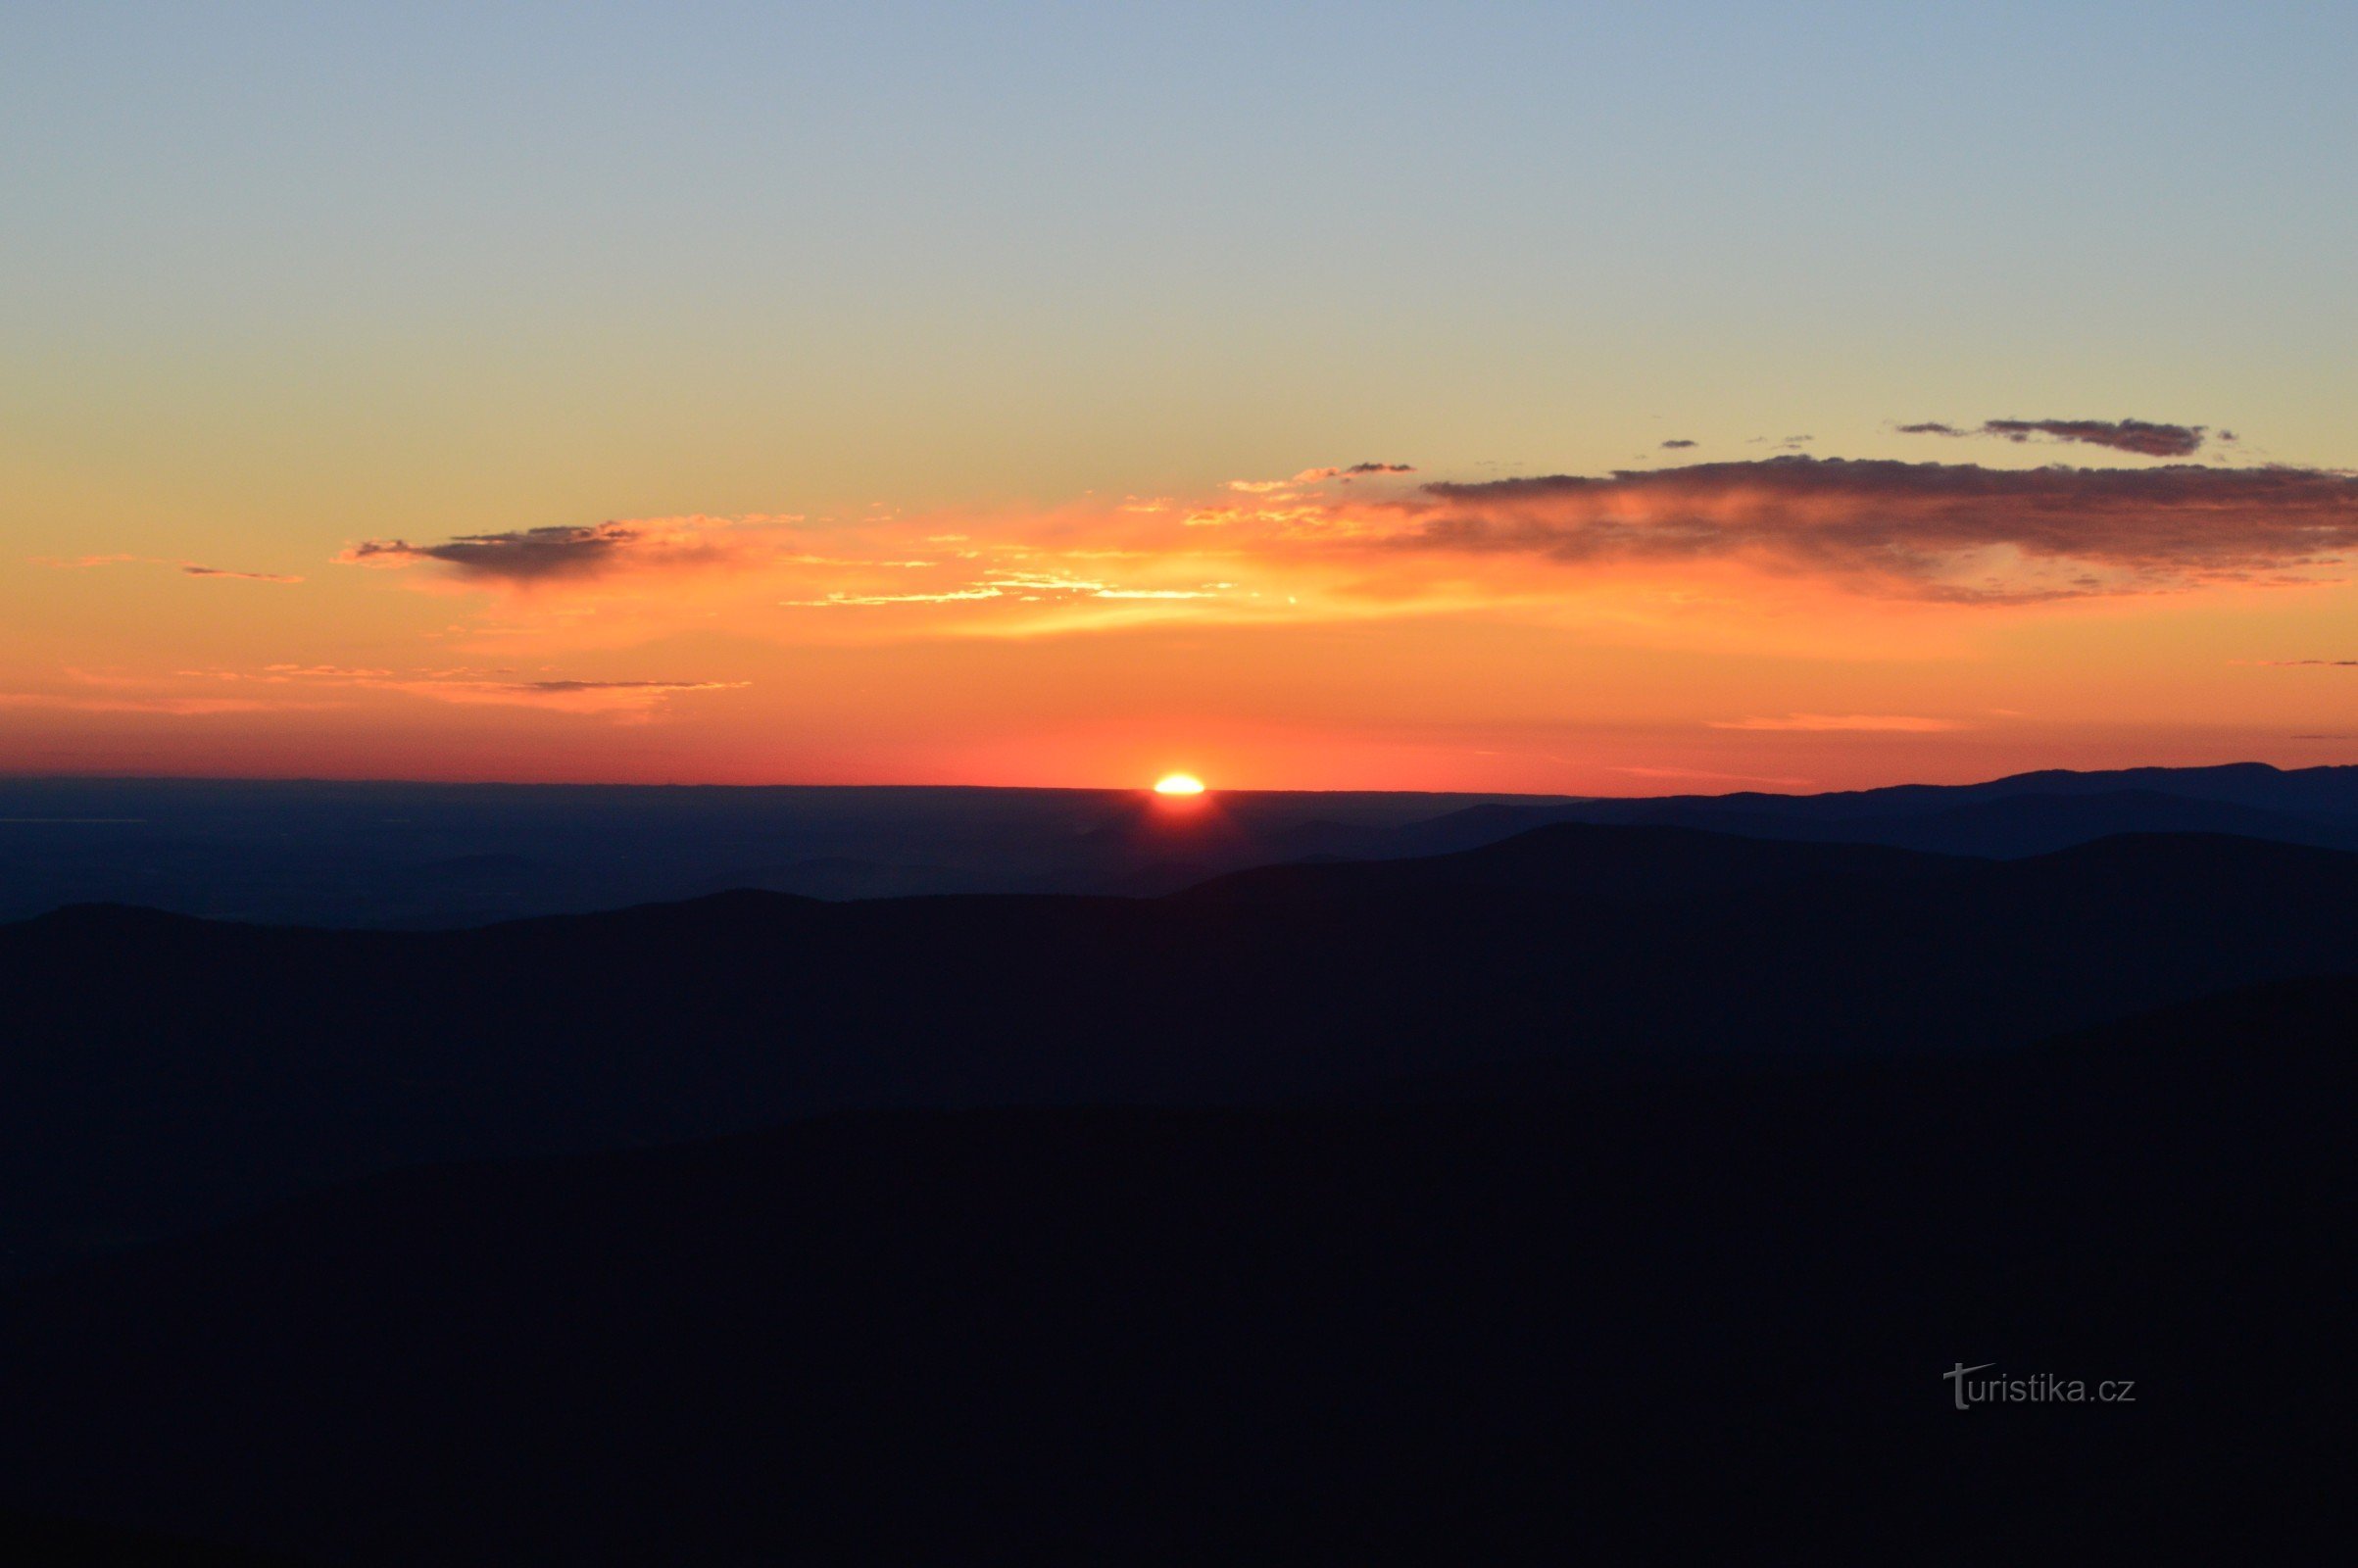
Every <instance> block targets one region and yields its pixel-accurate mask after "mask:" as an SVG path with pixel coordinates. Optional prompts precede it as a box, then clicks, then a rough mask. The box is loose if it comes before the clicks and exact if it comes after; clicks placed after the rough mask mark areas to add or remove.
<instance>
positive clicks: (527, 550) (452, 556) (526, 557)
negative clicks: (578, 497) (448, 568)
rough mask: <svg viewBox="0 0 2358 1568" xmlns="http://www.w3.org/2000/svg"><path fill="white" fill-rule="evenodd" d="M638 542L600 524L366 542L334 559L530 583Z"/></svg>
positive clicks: (631, 534)
mask: <svg viewBox="0 0 2358 1568" xmlns="http://www.w3.org/2000/svg"><path fill="white" fill-rule="evenodd" d="M638 538H639V532H638V530H637V529H635V528H633V527H631V526H630V525H629V524H627V523H620V522H601V523H598V524H595V525H594V526H590V527H550V528H517V529H514V530H511V531H510V532H507V533H476V534H463V535H461V536H460V537H458V538H456V539H452V540H449V541H447V542H445V543H443V544H438V545H413V544H411V543H410V542H409V541H408V540H407V539H365V540H363V541H361V543H359V544H357V545H354V546H352V547H351V548H350V549H348V550H346V551H345V552H344V553H343V554H342V555H341V556H339V557H337V558H336V559H337V560H338V561H341V562H345V563H348V564H360V565H372V566H406V565H409V564H412V563H414V562H419V561H439V562H442V563H443V564H446V565H452V566H456V567H458V568H459V570H460V572H461V573H462V574H463V575H465V576H468V577H487V578H493V579H497V580H500V581H504V582H534V581H538V580H540V579H542V578H547V577H578V576H587V575H589V574H591V573H594V572H597V571H601V570H603V569H605V568H606V567H608V566H611V565H612V564H614V560H615V558H616V557H617V556H618V555H619V554H620V553H622V552H623V551H625V550H627V549H628V548H629V547H630V546H631V545H632V544H634V543H636V542H637V540H638Z"/></svg>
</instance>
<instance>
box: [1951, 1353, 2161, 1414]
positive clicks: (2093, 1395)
mask: <svg viewBox="0 0 2358 1568" xmlns="http://www.w3.org/2000/svg"><path fill="white" fill-rule="evenodd" d="M1995 1365H1997V1363H1996V1362H1995V1361H1984V1362H1983V1363H1982V1364H1981V1365H1979V1366H1967V1365H1966V1364H1965V1363H1964V1362H1962V1361H1959V1362H1958V1363H1957V1364H1956V1367H1955V1368H1954V1369H1953V1370H1951V1371H1947V1372H1943V1373H1941V1374H1940V1376H1941V1377H1942V1378H1943V1379H1944V1380H1946V1381H1947V1383H1948V1385H1949V1388H1950V1391H1951V1392H1952V1393H1953V1394H1954V1395H1955V1397H1956V1401H1957V1408H1958V1409H1960V1410H1962V1409H1965V1408H1966V1407H1967V1406H1969V1405H1976V1404H2135V1403H2137V1394H2136V1392H2135V1391H2136V1389H2137V1380H2136V1379H2134V1378H2117V1379H2116V1378H2107V1379H2105V1380H2104V1381H2103V1382H2101V1383H2095V1384H2090V1383H2088V1381H2087V1380H2085V1379H2083V1378H2059V1377H2057V1376H2055V1375H2054V1374H2053V1373H2051V1372H2038V1373H2034V1374H2032V1375H2031V1376H2030V1377H2027V1378H2010V1377H2006V1376H2004V1375H2002V1374H2001V1375H1998V1376H1995V1377H1987V1378H1977V1377H1975V1376H1973V1374H1974V1373H1976V1372H1987V1371H1989V1370H1990V1368H1991V1367H1993V1366H1995Z"/></svg>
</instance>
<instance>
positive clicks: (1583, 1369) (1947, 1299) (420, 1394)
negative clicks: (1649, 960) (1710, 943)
mask: <svg viewBox="0 0 2358 1568" xmlns="http://www.w3.org/2000/svg"><path fill="white" fill-rule="evenodd" d="M2353 1007H2358V982H2351V981H2346V980H2344V981H2331V982H2308V983H2300V984H2293V985H2286V986H2280V987H2276V988H2272V989H2267V990H2263V991H2259V992H2255V993H2245V994H2240V995H2237V996H2234V997H2231V998H2226V999H2221V1000H2215V1001H2211V1002H2207V1003H2202V1004H2197V1005H2190V1006H2186V1007H2182V1008H2178V1009H2175V1010H2172V1011H2169V1012H2166V1013H2163V1014H2161V1015H2158V1016H2153V1017H2147V1018H2144V1019H2140V1020H2137V1021H2134V1022H2131V1023H2127V1024H2122V1025H2116V1026H2113V1027H2110V1028H2107V1029H2104V1030H2099V1031H2097V1032H2095V1033H2093V1034H2089V1035H2086V1036H2083V1037H2080V1038H2076V1039H2071V1040H2067V1041H2065V1042H2062V1043H2060V1044H2056V1045H2052V1046H2048V1047H2043V1048H2038V1049H2033V1050H2027V1051H2020V1050H2018V1051H2007V1052H1991V1053H1985V1054H1977V1055H1973V1056H1964V1057H1958V1056H1951V1057H1945V1058H1939V1059H1917V1060H1913V1061H1890V1062H1884V1063H1879V1064H1853V1065H1848V1066H1842V1067H1837V1068H1831V1069H1823V1070H1817V1071H1811V1072H1804V1073H1797V1074H1789V1075H1779V1076H1772V1077H1767V1078H1759V1077H1753V1078H1744V1079H1734V1080H1720V1081H1716V1082H1709V1083H1688V1084H1668V1083H1665V1084H1654V1085H1638V1084H1631V1083H1628V1082H1626V1081H1617V1082H1612V1083H1602V1084H1596V1083H1592V1084H1589V1085H1587V1086H1585V1087H1578V1088H1567V1086H1565V1085H1563V1084H1560V1083H1559V1084H1558V1085H1556V1087H1555V1091H1554V1092H1553V1093H1550V1094H1547V1095H1545V1096H1528V1095H1527V1096H1524V1097H1521V1098H1520V1099H1519V1100H1518V1102H1517V1103H1514V1104H1512V1105H1496V1104H1494V1105H1480V1104H1456V1105H1447V1104H1401V1105H1391V1106H1376V1107H1364V1108H1359V1109H1326V1110H1318V1109H1306V1108H1305V1109H1292V1110H1276V1109H1261V1110H1252V1109H1230V1110H1196V1111H1185V1110H1149V1109H1133V1110H1119V1109H1077V1108H1076V1109H1063V1110H1032V1111H970V1112H963V1113H947V1114H945V1113H900V1114H889V1115H872V1114H871V1115H860V1116H845V1117H837V1118H830V1119H827V1120H824V1121H821V1122H817V1123H812V1124H807V1125H804V1126H802V1127H798V1128H793V1129H788V1130H785V1131H781V1132H775V1133H768V1134H762V1135H759V1136H754V1137H746V1138H739V1139H733V1140H729V1141H724V1142H718V1143H708V1144H702V1145H697V1146H693V1147H687V1148H678V1149H671V1150H664V1151H660V1152H637V1153H627V1154H614V1155H607V1156H600V1157H596V1158H586V1159H575V1160H565V1161H553V1162H540V1163H532V1164H521V1165H517V1164H503V1165H490V1166H473V1167H460V1168H452V1169H443V1170H435V1171H425V1172H412V1173H407V1174H402V1175H398V1176H390V1177H383V1178H378V1179H376V1180H373V1181H371V1182H369V1183H367V1184H365V1185H362V1186H359V1187H354V1188H347V1189H342V1190H338V1191H336V1192H333V1193H331V1194H328V1195H325V1196H322V1197H320V1198H318V1199H316V1200H313V1201H307V1202H305V1203H303V1204H301V1205H300V1206H297V1207H294V1208H291V1209H287V1210H283V1211H279V1212H276V1213H273V1214H271V1215H270V1216H268V1217H265V1218H262V1219H259V1220H256V1221H251V1222H248V1223H246V1224H244V1225H242V1226H240V1227H238V1228H236V1229H233V1230H231V1231H227V1232H223V1233H219V1234H216V1235H212V1236H209V1237H205V1238H201V1239H196V1240H192V1241H188V1242H183V1243H177V1244H172V1245H170V1246H167V1247H162V1248H157V1249H153V1250H148V1251H146V1252H144V1253H142V1254H139V1255H137V1256H133V1257H127V1258H123V1259H120V1260H117V1261H114V1262H111V1263H107V1264H102V1265H95V1266H91V1267H87V1268H84V1269H82V1270H79V1271H77V1272H75V1273H74V1274H71V1275H68V1276H63V1277H59V1278H56V1279H52V1280H48V1281H41V1282H25V1283H21V1284H19V1285H18V1286H16V1287H14V1288H13V1289H12V1290H11V1291H9V1292H8V1293H6V1294H5V1295H4V1296H0V1347H4V1348H5V1349H4V1350H0V1357H4V1359H0V1404H4V1405H5V1407H6V1408H7V1409H8V1410H9V1411H10V1413H11V1419H10V1421H9V1422H8V1423H7V1424H6V1425H5V1428H0V1492H4V1493H5V1497H4V1498H0V1500H6V1501H9V1502H13V1503H16V1504H20V1505H25V1506H34V1507H40V1508H45V1509H51V1510H64V1511H74V1512H80V1513H83V1514H86V1515H88V1516H91V1517H95V1518H105V1519H111V1520H116V1521H127V1522H136V1523H143V1524H149V1525H154V1526H162V1527H170V1528H172V1529H175V1530H182V1531H188V1532H193V1533H196V1534H199V1535H204V1536H209V1537H213V1538H216V1539H220V1540H222V1541H227V1542H234V1543H242V1544H256V1545H262V1546H269V1547H274V1548H278V1549H284V1550H290V1551H296V1552H300V1553H303V1554H307V1555H309V1556H312V1557H313V1558H315V1559H316V1560H318V1561H319V1562H322V1563H328V1562H334V1563H366V1564H386V1565H394V1564H401V1565H409V1564H417V1563H425V1562H432V1563H436V1564H451V1565H467V1564H495V1563H496V1564H512V1563H542V1562H550V1563H554V1562H563V1563H568V1564H604V1563H614V1564H622V1563H630V1564H639V1563H647V1562H681V1563H691V1562H692V1563H698V1564H728V1563H773V1562H783V1561H796V1560H812V1561H875V1562H886V1561H892V1562H959V1563H967V1562H990V1561H1009V1562H1036V1561H1043V1560H1052V1559H1056V1558H1059V1557H1063V1556H1066V1555H1070V1556H1072V1557H1077V1558H1079V1559H1082V1560H1091V1561H1099V1562H1142V1561H1164V1560H1170V1561H1185V1562H1211V1561H1242V1560H1283V1561H1291V1562H1312V1561H1338V1562H1380V1561H1398V1562H1415V1563H1428V1562H1429V1563H1462V1562H1469V1561H1486V1560H1501V1559H1502V1558H1503V1557H1504V1556H1505V1555H1506V1554H1507V1553H1508V1552H1510V1551H1514V1552H1517V1553H1518V1554H1519V1553H1520V1552H1526V1551H1536V1550H1544V1551H1546V1552H1547V1553H1548V1554H1549V1557H1550V1560H1578V1558H1579V1556H1581V1555H1595V1556H1600V1557H1601V1558H1602V1559H1603V1560H1633V1559H1644V1558H1656V1559H1668V1560H1695V1553H1696V1552H1697V1551H1698V1550H1708V1551H1709V1552H1710V1553H1711V1554H1713V1555H1715V1556H1717V1557H1719V1558H1722V1559H1725V1558H1727V1557H1728V1556H1730V1555H1731V1554H1733V1555H1735V1556H1739V1557H1742V1558H1744V1559H1746V1560H1759V1559H1762V1558H1773V1557H1775V1556H1777V1555H1779V1554H1780V1548H1781V1547H1786V1546H1790V1545H1793V1544H1797V1543H1806V1544H1809V1545H1810V1546H1811V1547H1813V1548H1814V1549H1815V1550H1816V1551H1817V1552H1818V1553H1819V1554H1821V1555H1824V1554H1828V1553H1830V1552H1833V1551H1836V1550H1838V1549H1841V1550H1846V1551H1850V1552H1856V1553H1859V1554H1864V1555H1869V1556H1871V1557H1872V1558H1873V1559H1874V1560H1878V1561H1928V1560H1932V1561H1939V1560H1955V1561H1988V1560H2057V1559H2058V1558H2060V1557H2064V1556H2069V1555H2076V1554H2079V1555H2086V1554H2093V1555H2092V1560H2120V1559H2121V1558H2123V1557H2124V1556H2127V1555H2133V1554H2136V1553H2137V1552H2139V1551H2149V1550H2155V1549H2158V1548H2160V1547H2163V1546H2168V1547H2170V1548H2173V1550H2174V1552H2175V1553H2176V1554H2179V1555H2183V1554H2184V1553H2186V1551H2188V1550H2195V1551H2201V1552H2204V1553H2207V1554H2222V1553H2227V1552H2231V1551H2232V1552H2233V1553H2234V1554H2235V1556H2236V1557H2237V1558H2240V1559H2255V1558H2256V1559H2268V1558H2272V1557H2274V1556H2277V1555H2280V1554H2281V1553H2282V1551H2283V1550H2284V1549H2285V1547H2286V1544H2288V1543H2291V1542H2297V1541H2299V1540H2301V1539H2302V1536H2303V1532H2307V1531H2312V1530H2314V1528H2315V1527H2316V1525H2317V1523H2318V1521H2319V1518H2320V1517H2321V1516H2322V1514H2323V1511H2324V1507H2325V1504H2326V1501H2327V1499H2328V1498H2329V1497H2330V1496H2332V1495H2333V1494H2334V1491H2335V1489H2338V1488H2339V1487H2340V1485H2341V1484H2342V1480H2343V1477H2342V1475H2341V1468H2342V1464H2343V1461H2344V1458H2345V1456H2346V1435H2347V1432H2346V1408H2345V1402H2344V1399H2343V1391H2342V1390H2341V1389H2340V1387H2339V1385H2338V1381H2337V1379H2336V1378H2335V1377H2334V1376H2333V1368H2334V1367H2336V1366H2337V1365H2338V1362H2339V1360H2340V1356H2339V1353H2338V1345H2339V1342H2340V1340H2341V1338H2342V1337H2343V1336H2344V1335H2345V1333H2346V1327H2347V1325H2346V1321H2345V1318H2344V1313H2345V1301H2344V1298H2343V1297H2342V1295H2341V1294H2340V1290H2339V1284H2338V1282H2339V1281H2341V1280H2342V1279H2343V1277H2344V1275H2345V1273H2346V1269H2347V1265H2348V1263H2349V1261H2350V1257H2349V1253H2350V1242H2349V1231H2348V1226H2349V1220H2350V1212H2351V1199H2352V1196H2353V1190H2352V1185H2351V1181H2350V1165H2349V1161H2348V1155H2347V1152H2346V1149H2345V1140H2346V1131H2347V1126H2348V1115H2349V1110H2350V1107H2351V1105H2352V1103H2353V1089H2354V1088H2358V1083H2354V1080H2353V1059H2352V1053H2351V1050H2350V1047H2349V1044H2348V1038H2347V1027H2346V1026H2347V1020H2348V1018H2349V1016H2350V1015H2351V1012H2352V1009H2353ZM1959 1363H1963V1364H1966V1365H1969V1366H1972V1365H1978V1364H1981V1363H1994V1366H1993V1367H1989V1368H1985V1369H1984V1370H1982V1371H1980V1372H1978V1373H1976V1374H1975V1375H1976V1376H1977V1377H1979V1378H1988V1377H1991V1376H1995V1375H2000V1374H2002V1375H2004V1376H2007V1377H2010V1378H2015V1379H2023V1380H2028V1379H2031V1378H2033V1377H2034V1376H2036V1375H2039V1374H2049V1375H2052V1376H2054V1377H2057V1378H2060V1379H2063V1380H2074V1379H2079V1380H2086V1382H2087V1384H2088V1387H2089V1389H2090V1391H2091V1393H2092V1391H2093V1390H2095V1388H2096V1386H2097V1385H2098V1384H2099V1383H2101V1382H2105V1381H2112V1382H2119V1381H2122V1380H2127V1381H2129V1382H2131V1383H2132V1384H2133V1387H2132V1388H2131V1389H2130V1390H2129V1393H2130V1394H2131V1395H2132V1396H2133V1399H2132V1400H2131V1401H2130V1402H2113V1403H2098V1402H2094V1401H2093V1400H2092V1398H2091V1400H2090V1402H2088V1403H2081V1404H2057V1403H2022V1404H2011V1405H1985V1406H1980V1407H1976V1408H1972V1409H1967V1410H1962V1411H1961V1410H1959V1409H1957V1408H1955V1406H1954V1404H1953V1402H1952V1397H1951V1385H1950V1384H1949V1383H1948V1382H1946V1381H1944V1380H1943V1378H1942V1374H1943V1373H1945V1372H1947V1371H1949V1370H1950V1369H1951V1368H1952V1367H1953V1366H1955V1365H1957V1364H1959ZM2310 1539H2314V1538H2313V1537H2311V1538H2310Z"/></svg>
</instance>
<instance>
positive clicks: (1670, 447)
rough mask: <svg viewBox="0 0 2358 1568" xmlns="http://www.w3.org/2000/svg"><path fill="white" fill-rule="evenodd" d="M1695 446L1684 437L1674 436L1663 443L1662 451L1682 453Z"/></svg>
mask: <svg viewBox="0 0 2358 1568" xmlns="http://www.w3.org/2000/svg"><path fill="white" fill-rule="evenodd" d="M1693 445H1695V443H1694V442H1692V441H1690V440H1688V439H1687V438H1686V437H1685V436H1683V435H1681V436H1672V437H1671V438H1670V439H1669V440H1667V441H1665V442H1663V443H1662V450H1663V451H1665V452H1682V451H1685V450H1686V449H1687V448H1688V447H1691V446H1693Z"/></svg>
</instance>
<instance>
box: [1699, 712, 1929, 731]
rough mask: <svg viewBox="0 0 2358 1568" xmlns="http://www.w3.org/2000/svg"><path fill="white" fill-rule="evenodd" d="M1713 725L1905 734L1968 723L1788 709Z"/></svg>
mask: <svg viewBox="0 0 2358 1568" xmlns="http://www.w3.org/2000/svg"><path fill="white" fill-rule="evenodd" d="M1710 727H1711V728H1713V729H1781V730H1807V731H1813V732H1817V731H1834V730H1870V731H1881V732H1886V733H1897V734H1906V735H1932V734H1937V733H1939V732H1940V731H1942V730H1952V729H1964V728H1966V727H1967V726H1966V725H1964V724H1961V723H1959V722H1957V721H1956V720H1955V719H1951V718H1918V717H1916V716H1915V715H1913V714H1909V713H1788V714H1786V715H1785V716H1784V717H1783V718H1735V719H1721V720H1717V721H1715V722H1713V723H1712V724H1711V726H1710Z"/></svg>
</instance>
